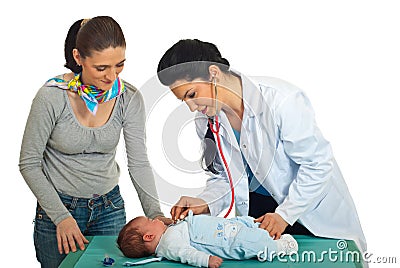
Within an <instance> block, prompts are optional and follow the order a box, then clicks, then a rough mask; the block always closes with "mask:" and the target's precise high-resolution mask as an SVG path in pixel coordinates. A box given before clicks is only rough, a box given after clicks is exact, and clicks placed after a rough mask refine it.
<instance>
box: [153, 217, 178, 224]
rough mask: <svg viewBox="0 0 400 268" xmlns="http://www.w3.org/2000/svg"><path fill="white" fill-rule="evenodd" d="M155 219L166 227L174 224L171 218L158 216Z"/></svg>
mask: <svg viewBox="0 0 400 268" xmlns="http://www.w3.org/2000/svg"><path fill="white" fill-rule="evenodd" d="M154 219H158V220H160V221H162V222H163V223H164V224H165V225H170V224H172V223H174V221H173V220H172V219H171V218H167V217H164V216H157V217H155V218H154Z"/></svg>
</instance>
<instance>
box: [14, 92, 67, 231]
mask: <svg viewBox="0 0 400 268" xmlns="http://www.w3.org/2000/svg"><path fill="white" fill-rule="evenodd" d="M50 90H59V89H49V88H42V89H40V90H39V92H38V93H37V95H36V97H35V98H34V99H33V102H32V105H31V110H30V113H29V116H28V119H27V122H26V126H25V132H24V136H23V140H22V145H21V151H20V159H19V169H20V172H21V174H22V176H23V178H24V179H25V181H26V183H27V184H28V186H29V188H30V189H31V191H32V192H33V194H34V195H35V197H36V198H37V200H38V202H39V204H40V206H41V207H42V208H43V209H44V211H45V212H46V213H47V215H48V216H49V217H50V219H51V220H52V221H53V222H54V224H56V225H57V224H58V223H60V222H61V221H62V220H64V219H66V218H67V217H69V216H71V214H70V213H69V212H68V210H67V209H66V208H65V206H64V205H63V203H62V202H61V200H60V198H59V196H58V194H57V192H56V190H55V189H54V186H53V185H52V184H51V183H50V181H49V180H48V179H47V178H46V176H45V174H44V173H43V167H42V162H43V153H44V151H45V148H46V144H47V142H48V140H49V137H50V135H51V132H52V130H53V128H54V125H55V123H56V120H57V119H56V116H57V114H59V113H60V112H59V111H58V110H57V108H58V107H56V106H55V105H53V104H52V102H51V101H52V99H53V96H52V95H53V94H51V92H50Z"/></svg>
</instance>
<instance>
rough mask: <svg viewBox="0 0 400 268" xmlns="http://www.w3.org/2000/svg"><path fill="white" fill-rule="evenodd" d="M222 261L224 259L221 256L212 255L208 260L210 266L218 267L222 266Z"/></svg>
mask: <svg viewBox="0 0 400 268" xmlns="http://www.w3.org/2000/svg"><path fill="white" fill-rule="evenodd" d="M222 262H223V260H222V259H221V258H220V257H217V256H210V259H209V260H208V267H210V268H218V267H220V266H221V264H222Z"/></svg>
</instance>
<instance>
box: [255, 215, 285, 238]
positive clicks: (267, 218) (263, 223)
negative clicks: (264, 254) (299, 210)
mask: <svg viewBox="0 0 400 268" xmlns="http://www.w3.org/2000/svg"><path fill="white" fill-rule="evenodd" d="M254 221H255V222H260V226H259V228H261V229H264V230H267V231H268V233H269V235H270V236H271V237H272V238H274V239H275V240H276V239H279V238H280V237H281V234H282V233H283V232H284V231H285V229H286V227H287V226H288V223H287V222H286V221H285V220H284V219H283V218H282V217H281V216H280V215H279V214H278V213H267V214H265V215H263V216H261V217H259V218H257V219H255V220H254Z"/></svg>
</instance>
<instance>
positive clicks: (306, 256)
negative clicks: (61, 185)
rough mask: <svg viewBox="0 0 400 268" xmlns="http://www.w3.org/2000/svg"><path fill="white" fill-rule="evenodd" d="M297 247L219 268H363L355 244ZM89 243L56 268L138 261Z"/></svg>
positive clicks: (305, 241)
mask: <svg viewBox="0 0 400 268" xmlns="http://www.w3.org/2000/svg"><path fill="white" fill-rule="evenodd" d="M294 237H295V238H296V240H297V242H298V244H299V252H298V254H295V255H292V256H284V257H282V256H276V257H274V259H273V260H272V262H260V261H258V260H257V259H256V258H254V259H250V260H244V261H234V260H224V262H223V263H222V266H221V267H240V268H243V267H246V268H247V267H255V268H256V267H268V268H274V267H307V268H308V267H324V268H325V267H326V268H329V267H333V268H335V267H363V264H362V255H361V253H360V251H359V250H358V248H357V246H356V244H355V243H354V241H351V240H337V239H327V238H319V237H310V236H304V235H294ZM87 238H88V240H89V241H90V242H89V244H88V245H86V248H85V250H83V251H81V250H78V251H77V252H75V253H72V252H71V253H70V254H68V255H67V257H66V258H65V259H64V261H63V262H62V263H61V265H60V266H59V267H60V268H72V267H75V268H96V267H99V268H100V267H106V266H104V265H103V260H104V258H105V257H106V256H109V257H111V258H113V259H114V260H115V263H114V264H113V265H112V266H111V267H119V268H121V267H127V266H124V265H123V264H124V263H125V262H126V261H129V262H136V261H140V260H144V259H145V258H141V259H129V258H126V257H124V256H123V255H122V253H121V251H120V250H119V249H118V247H117V243H116V239H117V237H116V236H93V237H87ZM132 267H145V268H152V267H159V268H160V267H166V268H168V267H191V266H189V265H187V264H182V263H180V262H173V261H168V260H166V259H163V260H162V261H161V262H151V263H147V264H144V265H138V266H132Z"/></svg>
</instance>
